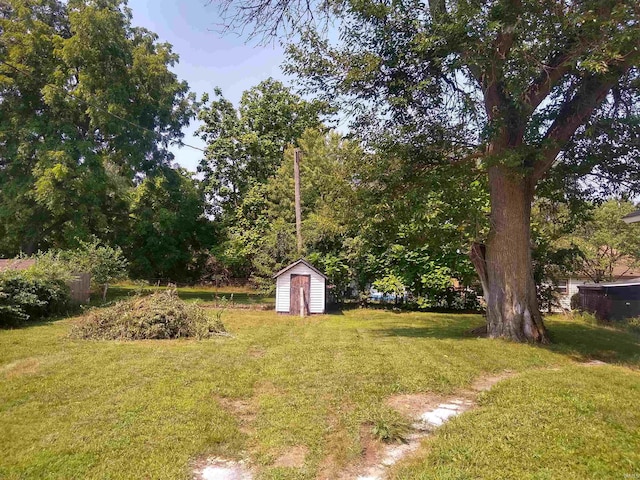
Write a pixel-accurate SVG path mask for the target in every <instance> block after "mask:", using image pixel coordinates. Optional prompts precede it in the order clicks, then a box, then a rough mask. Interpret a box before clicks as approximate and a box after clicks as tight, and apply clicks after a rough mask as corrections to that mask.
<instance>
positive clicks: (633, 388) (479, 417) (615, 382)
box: [393, 366, 640, 480]
mask: <svg viewBox="0 0 640 480" xmlns="http://www.w3.org/2000/svg"><path fill="white" fill-rule="evenodd" d="M638 398H640V375H639V374H638V372H637V371H636V372H634V371H629V370H627V369H623V368H619V367H608V366H607V367H566V368H561V369H558V370H557V371H534V372H530V373H528V374H526V375H523V376H520V377H517V378H514V379H511V380H508V381H505V382H503V383H501V384H498V385H497V386H496V387H495V388H494V389H493V390H492V391H491V392H489V393H488V394H486V395H485V396H484V397H483V399H482V402H481V408H479V409H477V410H475V411H473V412H470V413H468V414H466V415H464V416H462V417H460V418H457V419H454V420H453V421H451V422H449V423H448V424H447V425H445V426H444V427H443V428H442V429H440V430H438V431H437V433H436V435H435V436H434V437H432V438H431V439H429V440H428V441H427V442H425V444H424V445H423V447H422V451H421V452H420V454H419V455H418V458H417V459H416V460H413V461H408V462H406V463H405V464H404V465H402V466H400V467H399V468H398V469H397V470H396V472H395V475H394V476H393V478H394V479H396V480H400V479H440V480H451V479H456V480H458V479H475V478H491V479H495V480H499V479H505V480H506V479H514V478H517V479H567V480H568V479H576V480H577V479H587V478H594V479H611V478H620V479H623V478H639V477H640V449H639V447H640V409H639V408H638V407H637V404H638Z"/></svg>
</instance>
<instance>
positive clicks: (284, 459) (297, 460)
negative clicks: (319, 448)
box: [273, 445, 309, 468]
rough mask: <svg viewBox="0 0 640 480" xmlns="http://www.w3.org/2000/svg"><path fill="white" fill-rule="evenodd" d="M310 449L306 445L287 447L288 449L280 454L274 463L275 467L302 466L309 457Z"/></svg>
mask: <svg viewBox="0 0 640 480" xmlns="http://www.w3.org/2000/svg"><path fill="white" fill-rule="evenodd" d="M308 453H309V449H308V448H307V447H305V446H304V445H297V446H295V447H289V448H287V451H286V452H285V453H283V454H282V455H280V456H279V457H278V458H277V459H276V461H275V462H274V463H273V466H274V467H288V468H302V467H303V466H304V460H305V459H306V458H307V454H308Z"/></svg>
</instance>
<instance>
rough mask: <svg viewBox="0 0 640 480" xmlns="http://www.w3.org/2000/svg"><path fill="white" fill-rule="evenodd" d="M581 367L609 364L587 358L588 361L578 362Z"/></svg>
mask: <svg viewBox="0 0 640 480" xmlns="http://www.w3.org/2000/svg"><path fill="white" fill-rule="evenodd" d="M580 365H582V366H583V367H602V366H603V365H609V364H608V363H607V362H603V361H602V360H589V361H588V362H582V363H580Z"/></svg>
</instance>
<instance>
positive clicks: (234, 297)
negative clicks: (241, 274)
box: [92, 283, 275, 305]
mask: <svg viewBox="0 0 640 480" xmlns="http://www.w3.org/2000/svg"><path fill="white" fill-rule="evenodd" d="M143 288H144V290H145V291H148V292H155V291H161V290H166V289H167V287H156V286H145V287H143ZM139 289H140V287H139V286H137V285H134V284H127V283H122V284H117V285H114V286H112V287H110V288H109V290H108V292H107V301H114V300H119V299H121V298H125V297H128V296H131V295H135V294H136V292H137V291H138V290H139ZM178 296H179V297H180V298H182V299H183V300H185V301H190V300H191V301H196V300H197V301H201V302H216V301H219V300H221V299H222V298H225V299H227V300H229V301H232V302H233V303H235V304H241V305H258V304H263V305H274V304H275V298H273V297H269V296H265V295H263V294H262V293H260V292H258V291H257V290H253V289H251V288H248V287H220V288H216V287H206V286H195V287H180V288H179V289H178ZM94 297H95V298H92V301H93V302H95V303H96V304H100V303H101V301H100V300H101V299H99V298H98V297H97V296H94Z"/></svg>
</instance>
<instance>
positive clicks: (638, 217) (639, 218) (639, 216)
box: [622, 210, 640, 223]
mask: <svg viewBox="0 0 640 480" xmlns="http://www.w3.org/2000/svg"><path fill="white" fill-rule="evenodd" d="M622 220H623V221H624V222H625V223H635V222H640V210H636V211H635V212H631V213H629V214H627V215H625V216H624V217H622Z"/></svg>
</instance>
